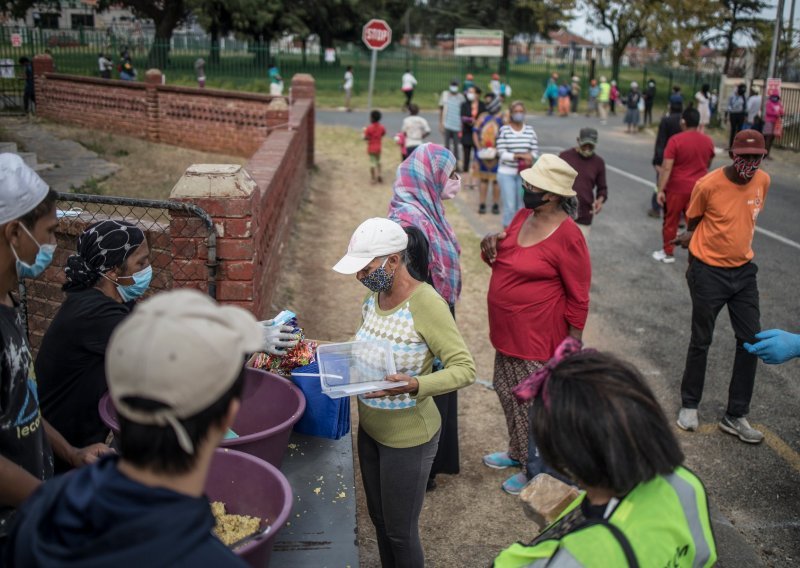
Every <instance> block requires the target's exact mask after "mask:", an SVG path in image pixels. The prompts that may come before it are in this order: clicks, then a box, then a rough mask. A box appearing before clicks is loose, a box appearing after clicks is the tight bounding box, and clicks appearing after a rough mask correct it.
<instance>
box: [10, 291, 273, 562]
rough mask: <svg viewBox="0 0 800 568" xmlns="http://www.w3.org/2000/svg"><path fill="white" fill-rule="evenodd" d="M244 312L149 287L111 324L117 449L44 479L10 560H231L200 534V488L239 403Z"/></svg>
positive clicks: (252, 347) (24, 512) (204, 517)
mask: <svg viewBox="0 0 800 568" xmlns="http://www.w3.org/2000/svg"><path fill="white" fill-rule="evenodd" d="M262 344H263V338H262V332H261V326H260V325H259V324H258V323H257V322H256V320H255V318H254V317H253V316H252V315H251V314H250V313H248V312H247V311H245V310H243V309H241V308H236V307H232V306H219V305H218V304H217V303H216V302H214V300H212V299H211V298H209V297H208V296H206V295H205V294H202V293H200V292H197V291H194V290H175V291H172V292H165V293H162V294H158V295H156V296H154V297H152V298H150V299H149V300H146V301H144V302H142V303H141V304H139V306H138V307H137V308H136V309H135V310H134V311H133V313H132V314H131V315H130V316H129V317H128V318H126V319H125V321H123V322H122V323H121V324H120V325H119V327H117V329H116V330H115V331H114V334H113V335H112V337H111V341H110V343H109V346H108V351H107V357H106V376H107V378H108V387H109V392H110V394H111V399H112V400H113V401H114V405H115V407H116V409H117V412H118V415H119V422H120V432H119V443H120V448H121V451H122V457H117V456H109V457H106V458H103V459H101V460H100V461H98V462H97V463H95V464H93V465H92V466H90V467H86V468H84V469H82V470H80V471H77V472H75V473H73V474H70V475H65V476H60V477H57V478H56V479H54V480H53V481H51V482H49V483H47V484H45V485H44V486H43V487H42V488H41V489H40V490H39V491H38V492H37V493H35V494H34V496H33V497H32V498H31V499H30V500H29V501H28V502H27V503H26V504H25V505H24V507H23V508H22V509H21V510H20V512H19V514H18V522H17V524H16V525H15V528H14V531H13V533H12V535H11V538H10V541H9V544H8V549H7V551H6V552H7V556H6V561H7V563H8V565H12V566H28V567H45V566H65V567H66V566H76V567H77V566H80V567H81V568H86V567H89V568H93V567H98V568H99V567H101V566H113V567H115V568H122V567H128V566H130V567H140V566H164V567H167V566H169V567H170V568H175V567H186V568H189V567H197V566H209V567H211V566H213V567H215V568H217V567H227V566H231V567H233V566H241V567H244V566H245V564H244V562H243V561H242V560H240V559H239V558H237V557H236V556H235V555H234V554H233V552H231V551H230V550H229V549H228V548H227V547H226V546H225V545H223V544H222V542H220V541H219V540H218V539H217V538H216V537H214V536H213V535H212V533H211V529H212V528H213V526H214V517H213V515H212V514H211V509H210V507H209V503H208V499H207V498H206V497H205V496H204V495H203V492H204V487H205V484H206V477H207V475H208V471H209V467H210V464H211V459H212V457H213V454H214V449H215V448H216V447H217V446H218V445H219V443H220V441H221V440H222V438H223V436H224V434H225V432H226V431H227V430H228V428H230V426H231V425H232V424H233V421H234V418H235V417H236V413H237V412H238V410H239V406H240V397H241V392H242V387H243V384H244V364H245V360H246V356H247V354H249V353H251V352H254V351H257V350H258V349H260V348H261V346H262Z"/></svg>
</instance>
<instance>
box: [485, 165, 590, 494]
mask: <svg viewBox="0 0 800 568" xmlns="http://www.w3.org/2000/svg"><path fill="white" fill-rule="evenodd" d="M520 175H521V176H522V185H523V188H524V190H525V194H524V196H523V202H524V204H525V209H522V210H521V211H520V212H519V213H517V214H516V215H515V216H514V219H513V220H512V221H511V224H510V225H509V227H508V229H507V230H506V231H503V232H501V233H499V234H495V235H487V236H486V237H485V238H484V239H483V241H482V242H481V253H482V256H483V259H484V260H485V261H486V262H487V263H488V264H489V266H491V267H492V278H491V281H490V283H489V294H488V297H487V300H488V304H489V337H490V339H491V341H492V345H493V346H494V348H495V349H496V351H497V353H496V355H495V360H494V390H495V392H496V393H497V396H498V398H499V399H500V405H501V406H502V407H503V413H504V414H505V417H506V423H507V425H508V436H509V444H508V449H507V450H506V451H500V452H495V453H492V454H489V455H486V456H484V458H483V463H484V464H486V465H487V466H488V467H491V468H494V469H506V468H513V467H525V466H526V464H527V472H528V476H526V474H525V473H524V472H523V473H517V474H516V475H513V476H511V477H510V478H508V479H507V480H506V481H505V482H504V483H503V489H504V490H505V491H506V492H507V493H511V494H514V495H516V494H518V493H519V492H520V491H522V488H523V487H524V486H525V484H526V483H527V481H528V479H530V478H531V477H533V476H535V475H536V474H538V473H541V467H542V464H541V459H540V458H538V453H537V452H536V451H535V448H534V451H531V449H530V446H529V443H530V439H529V430H530V429H529V420H528V408H527V406H525V405H521V404H519V403H518V402H517V400H516V399H515V398H514V395H513V394H512V390H513V388H514V387H515V386H517V384H518V383H519V382H520V381H522V380H523V379H525V378H527V377H528V375H530V374H531V373H533V372H535V371H536V370H538V369H540V368H542V367H543V366H544V365H545V363H546V362H547V361H548V360H549V359H550V358H551V357H552V356H553V353H555V349H556V347H557V346H558V345H559V344H560V343H561V341H562V340H563V339H564V338H565V337H567V335H571V336H573V337H576V338H578V339H580V337H581V334H582V330H583V327H584V324H585V323H586V316H587V313H588V310H589V285H590V281H591V263H590V260H589V250H588V248H587V247H586V239H584V237H583V234H582V233H581V231H580V229H579V228H578V226H577V225H576V224H575V221H573V219H572V217H573V216H574V215H575V213H576V212H577V200H576V193H575V191H574V190H573V189H572V185H573V183H574V182H575V178H576V177H577V175H578V173H577V172H576V171H575V170H574V169H572V167H571V166H570V165H569V164H568V163H567V162H565V161H564V160H562V159H561V158H559V157H558V156H555V155H553V154H543V155H542V156H541V157H540V158H539V159H538V160H537V162H536V164H535V165H534V166H533V167H532V168H528V169H527V170H523V171H522V173H521V174H520Z"/></svg>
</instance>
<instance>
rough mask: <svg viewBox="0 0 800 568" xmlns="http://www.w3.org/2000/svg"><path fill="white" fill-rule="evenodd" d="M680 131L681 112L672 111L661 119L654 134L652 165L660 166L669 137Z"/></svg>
mask: <svg viewBox="0 0 800 568" xmlns="http://www.w3.org/2000/svg"><path fill="white" fill-rule="evenodd" d="M680 131H681V113H679V112H673V113H670V114H668V115H666V116H664V118H662V119H661V123H660V124H659V125H658V135H656V147H655V152H654V153H653V165H654V166H660V165H661V164H663V163H664V150H665V149H666V147H667V142H669V139H670V138H672V137H673V136H675V135H676V134H678V133H680Z"/></svg>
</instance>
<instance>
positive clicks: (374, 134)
mask: <svg viewBox="0 0 800 568" xmlns="http://www.w3.org/2000/svg"><path fill="white" fill-rule="evenodd" d="M385 135H386V129H385V128H384V127H383V125H382V124H381V123H380V122H373V123H372V124H370V125H369V126H367V127H366V128H365V129H364V138H365V139H366V140H367V154H380V153H381V138H383V137H384V136H385Z"/></svg>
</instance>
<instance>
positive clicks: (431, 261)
mask: <svg viewBox="0 0 800 568" xmlns="http://www.w3.org/2000/svg"><path fill="white" fill-rule="evenodd" d="M456 166H457V163H456V157H455V155H454V154H453V153H452V152H451V151H450V150H448V149H447V148H444V147H443V146H439V145H438V144H423V145H421V146H419V147H418V148H417V149H416V150H415V151H414V153H413V154H412V155H411V156H409V157H408V158H407V159H406V160H405V161H404V162H403V163H402V164H400V167H398V168H397V179H396V180H395V182H394V188H393V191H394V195H393V196H392V201H391V202H390V203H389V214H388V217H389V219H392V220H393V221H397V222H398V223H399V224H400V225H401V226H402V227H403V228H404V230H405V232H406V234H407V235H408V248H407V250H406V258H407V263H408V271H409V273H410V274H411V276H413V277H414V278H415V279H416V280H419V281H420V282H427V283H428V284H430V285H431V286H433V288H434V289H435V290H436V291H437V292H438V293H439V295H440V296H441V297H442V298H444V299H445V301H446V302H447V304H448V305H449V306H450V313H452V314H453V317H455V309H456V302H457V301H458V298H459V295H460V294H461V261H460V255H461V247H460V246H459V244H458V239H457V238H456V234H455V231H454V230H453V228H452V227H451V226H450V223H449V222H448V221H447V218H446V217H445V211H444V203H443V202H444V201H446V200H448V199H453V198H454V197H455V196H456V194H457V193H458V192H459V191H460V190H461V176H459V175H458V172H457V171H456ZM440 364H441V363H440V362H438V363H435V368H439V367H438V366H436V365H440ZM434 402H436V407H437V408H438V409H439V414H440V415H441V417H442V432H441V436H440V437H439V447H438V450H437V453H436V459H435V460H434V462H433V467H432V468H431V473H430V478H429V480H428V491H431V490H433V489H435V487H436V481H435V478H436V475H437V474H439V473H445V474H451V475H454V474H457V473H459V471H460V469H461V465H460V459H459V450H458V392H457V391H453V392H449V393H446V394H442V395H439V396H435V397H434Z"/></svg>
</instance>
